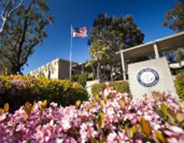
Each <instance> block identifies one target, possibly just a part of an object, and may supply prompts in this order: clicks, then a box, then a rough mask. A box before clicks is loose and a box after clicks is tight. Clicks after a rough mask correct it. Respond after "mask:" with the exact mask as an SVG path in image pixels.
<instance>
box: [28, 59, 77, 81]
mask: <svg viewBox="0 0 184 143" xmlns="http://www.w3.org/2000/svg"><path fill="white" fill-rule="evenodd" d="M73 64H77V63H74V62H73ZM69 67H70V61H68V60H64V59H62V58H57V59H55V60H53V61H51V62H49V63H47V64H45V65H43V66H41V67H39V68H37V69H35V70H33V71H31V72H30V73H28V74H30V75H32V76H34V77H37V76H45V77H48V78H51V79H64V78H67V77H69ZM72 72H73V74H80V73H81V70H77V69H75V68H73V70H72Z"/></svg>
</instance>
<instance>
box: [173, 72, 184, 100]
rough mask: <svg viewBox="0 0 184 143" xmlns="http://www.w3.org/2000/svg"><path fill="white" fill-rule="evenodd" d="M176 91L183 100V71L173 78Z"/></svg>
mask: <svg viewBox="0 0 184 143" xmlns="http://www.w3.org/2000/svg"><path fill="white" fill-rule="evenodd" d="M175 86H176V92H177V94H178V95H179V97H180V99H181V100H183V101H184V73H179V74H177V75H176V79H175Z"/></svg>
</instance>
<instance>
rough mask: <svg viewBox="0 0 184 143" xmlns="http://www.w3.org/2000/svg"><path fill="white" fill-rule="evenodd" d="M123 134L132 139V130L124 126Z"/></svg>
mask: <svg viewBox="0 0 184 143" xmlns="http://www.w3.org/2000/svg"><path fill="white" fill-rule="evenodd" d="M125 133H126V135H127V136H128V138H129V139H131V138H132V137H133V130H132V129H131V128H129V127H128V126H125Z"/></svg>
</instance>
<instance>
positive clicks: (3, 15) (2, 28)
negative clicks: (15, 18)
mask: <svg viewBox="0 0 184 143" xmlns="http://www.w3.org/2000/svg"><path fill="white" fill-rule="evenodd" d="M23 2H24V0H21V1H20V2H19V4H18V5H17V6H16V7H15V8H12V9H11V10H10V11H9V12H8V13H7V14H6V11H7V8H8V6H9V5H10V3H11V1H10V0H8V2H7V3H6V5H5V7H4V9H3V11H2V13H1V19H2V24H1V28H0V33H2V32H3V30H4V27H5V25H6V23H7V20H8V18H9V17H10V16H11V15H12V13H13V12H15V11H16V10H17V9H18V8H19V7H20V6H21V5H22V4H23ZM15 3H16V0H14V2H13V3H12V6H14V5H15Z"/></svg>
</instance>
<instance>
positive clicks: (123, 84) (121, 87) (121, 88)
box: [91, 81, 130, 95]
mask: <svg viewBox="0 0 184 143" xmlns="http://www.w3.org/2000/svg"><path fill="white" fill-rule="evenodd" d="M111 86H112V87H113V89H114V90H116V91H117V92H120V93H123V92H127V93H130V90H129V84H128V81H119V82H111ZM105 88H106V86H105V83H99V84H94V85H93V86H92V87H91V91H92V95H97V94H99V93H100V92H101V91H103V90H104V89H105Z"/></svg>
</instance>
